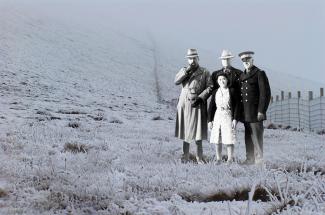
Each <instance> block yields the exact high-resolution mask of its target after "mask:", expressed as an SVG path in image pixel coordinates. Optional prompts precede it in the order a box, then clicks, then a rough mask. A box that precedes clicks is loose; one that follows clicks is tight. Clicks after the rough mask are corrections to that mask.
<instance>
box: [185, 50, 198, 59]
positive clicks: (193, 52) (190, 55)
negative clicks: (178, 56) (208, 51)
mask: <svg viewBox="0 0 325 215" xmlns="http://www.w3.org/2000/svg"><path fill="white" fill-rule="evenodd" d="M198 56H199V54H198V53H197V50H196V49H188V50H187V55H186V57H187V58H194V57H198Z"/></svg>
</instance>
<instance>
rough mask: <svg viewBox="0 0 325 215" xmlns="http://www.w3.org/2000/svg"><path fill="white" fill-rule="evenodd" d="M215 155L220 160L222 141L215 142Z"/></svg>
mask: <svg viewBox="0 0 325 215" xmlns="http://www.w3.org/2000/svg"><path fill="white" fill-rule="evenodd" d="M216 157H217V161H221V160H222V143H217V144H216Z"/></svg>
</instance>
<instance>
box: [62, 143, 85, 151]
mask: <svg viewBox="0 0 325 215" xmlns="http://www.w3.org/2000/svg"><path fill="white" fill-rule="evenodd" d="M64 152H72V153H80V152H82V153H86V152H88V147H87V146H86V145H85V144H79V143H66V144H64Z"/></svg>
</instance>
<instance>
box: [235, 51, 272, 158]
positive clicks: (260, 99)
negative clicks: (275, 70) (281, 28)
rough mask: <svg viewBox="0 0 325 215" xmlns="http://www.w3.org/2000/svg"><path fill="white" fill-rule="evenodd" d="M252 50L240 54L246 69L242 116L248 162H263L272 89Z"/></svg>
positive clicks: (243, 84)
mask: <svg viewBox="0 0 325 215" xmlns="http://www.w3.org/2000/svg"><path fill="white" fill-rule="evenodd" d="M253 54H254V52H252V51H246V52H242V53H240V54H239V57H240V58H241V60H242V62H243V65H244V68H245V71H244V73H242V74H241V76H240V89H241V105H242V118H241V121H242V122H243V123H244V126H245V146H246V161H245V162H244V163H246V164H253V163H256V164H261V163H263V132H264V127H263V121H264V120H266V111H267V108H268V106H269V103H270V98H271V89H270V85H269V81H268V78H267V76H266V74H265V72H264V71H263V70H261V69H259V68H258V67H256V66H254V64H253V62H254V60H253Z"/></svg>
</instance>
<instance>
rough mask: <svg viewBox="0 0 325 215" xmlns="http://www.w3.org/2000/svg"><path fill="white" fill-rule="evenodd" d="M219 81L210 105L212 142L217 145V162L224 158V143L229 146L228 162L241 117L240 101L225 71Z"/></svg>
mask: <svg viewBox="0 0 325 215" xmlns="http://www.w3.org/2000/svg"><path fill="white" fill-rule="evenodd" d="M217 81H218V84H219V86H220V87H219V88H218V89H217V90H216V91H215V92H214V93H213V94H212V98H211V102H210V106H209V119H208V121H209V124H208V127H209V129H211V136H210V143H214V144H215V145H216V159H217V162H220V161H221V160H222V144H224V145H226V146H227V154H228V158H227V162H232V161H233V159H234V146H235V142H236V125H237V121H238V118H239V111H238V105H239V101H238V98H236V96H235V95H236V94H235V92H234V90H233V89H232V88H228V79H227V76H226V74H225V73H221V74H219V75H218V77H217Z"/></svg>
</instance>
